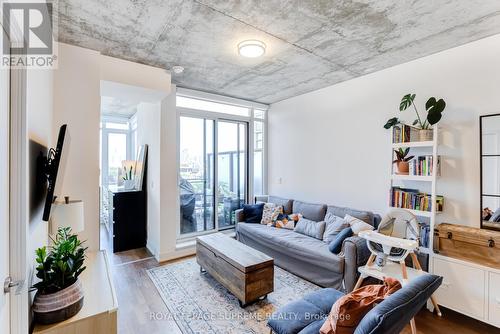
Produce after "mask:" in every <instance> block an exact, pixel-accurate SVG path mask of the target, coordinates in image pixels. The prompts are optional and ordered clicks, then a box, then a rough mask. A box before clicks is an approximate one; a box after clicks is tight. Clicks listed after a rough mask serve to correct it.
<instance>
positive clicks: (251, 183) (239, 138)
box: [177, 95, 266, 238]
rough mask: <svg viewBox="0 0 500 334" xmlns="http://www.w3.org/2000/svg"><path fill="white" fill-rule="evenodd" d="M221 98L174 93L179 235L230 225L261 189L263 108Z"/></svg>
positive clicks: (263, 130) (263, 187)
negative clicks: (202, 97)
mask: <svg viewBox="0 0 500 334" xmlns="http://www.w3.org/2000/svg"><path fill="white" fill-rule="evenodd" d="M222 100H223V99H221V101H207V100H206V99H198V98H196V97H191V96H185V95H182V96H179V95H178V96H177V107H179V109H178V110H179V132H180V134H179V197H180V227H179V237H180V238H189V237H193V236H196V235H198V234H202V233H210V232H213V231H220V230H225V229H230V228H234V226H235V223H236V216H235V212H236V210H238V209H240V208H242V206H243V204H244V203H248V202H251V201H252V199H253V197H254V194H263V193H265V183H264V179H265V174H264V162H265V154H264V153H265V129H266V126H265V114H266V110H265V109H254V108H253V106H251V105H249V106H245V103H247V104H248V102H246V101H242V104H241V105H240V104H238V105H232V104H228V103H227V102H225V101H224V102H222ZM254 116H255V117H254ZM250 166H252V168H251V169H250V168H249V167H250ZM251 170H252V171H253V173H249V171H251Z"/></svg>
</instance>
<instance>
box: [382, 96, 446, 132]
mask: <svg viewBox="0 0 500 334" xmlns="http://www.w3.org/2000/svg"><path fill="white" fill-rule="evenodd" d="M415 97H416V94H406V95H405V96H403V98H402V99H401V102H400V104H399V111H404V110H406V109H408V108H409V107H410V106H413V108H414V109H415V113H416V115H417V119H416V120H414V121H413V125H414V126H418V127H419V128H420V131H419V139H420V141H426V140H432V126H433V125H434V124H437V123H438V122H439V121H440V120H441V117H442V116H443V115H442V113H443V110H444V109H445V108H446V102H444V100H443V99H439V100H437V99H436V98H435V97H431V98H429V99H428V100H427V102H426V103H425V110H426V111H427V117H426V118H425V119H424V120H423V121H422V118H421V117H420V114H419V112H418V110H417V106H415V102H414V101H415ZM400 123H401V121H400V120H399V118H397V117H393V118H390V119H389V120H388V121H387V122H386V123H385V125H384V128H386V129H390V128H392V127H393V126H395V125H398V124H400Z"/></svg>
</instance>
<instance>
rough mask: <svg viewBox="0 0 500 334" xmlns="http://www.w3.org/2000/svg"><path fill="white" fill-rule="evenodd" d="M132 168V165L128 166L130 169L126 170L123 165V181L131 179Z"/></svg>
mask: <svg viewBox="0 0 500 334" xmlns="http://www.w3.org/2000/svg"><path fill="white" fill-rule="evenodd" d="M133 170H134V167H133V166H130V169H129V170H128V171H127V167H125V166H123V171H124V172H125V175H124V176H123V180H124V181H128V180H132V171H133Z"/></svg>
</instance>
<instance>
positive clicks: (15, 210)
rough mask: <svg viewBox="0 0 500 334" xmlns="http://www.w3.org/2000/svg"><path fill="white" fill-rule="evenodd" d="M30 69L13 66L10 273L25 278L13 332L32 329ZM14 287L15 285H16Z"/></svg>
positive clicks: (13, 300)
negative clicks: (28, 110) (28, 119)
mask: <svg viewBox="0 0 500 334" xmlns="http://www.w3.org/2000/svg"><path fill="white" fill-rule="evenodd" d="M26 74H27V73H26V70H23V69H17V70H11V84H10V88H11V107H10V276H11V277H12V279H13V281H24V286H23V288H22V289H21V292H20V294H18V295H16V294H15V291H12V292H11V293H10V294H11V296H10V306H11V313H10V316H11V322H10V323H11V333H13V334H15V333H27V332H28V329H29V323H28V321H29V316H28V314H29V303H28V300H29V297H28V286H27V284H28V281H29V280H28V270H27V269H28V266H27V254H26V253H27V229H28V191H27V189H28V182H27V180H28V168H27V166H28V133H27V129H26V127H27V119H26V117H27V115H26ZM13 290H14V289H13Z"/></svg>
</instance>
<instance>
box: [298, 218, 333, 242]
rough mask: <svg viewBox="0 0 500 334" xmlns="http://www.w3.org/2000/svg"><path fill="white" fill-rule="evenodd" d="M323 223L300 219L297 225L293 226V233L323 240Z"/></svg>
mask: <svg viewBox="0 0 500 334" xmlns="http://www.w3.org/2000/svg"><path fill="white" fill-rule="evenodd" d="M325 224H326V223H325V222H324V221H321V222H315V221H312V220H309V219H306V218H301V219H300V220H299V221H298V223H297V225H295V229H294V231H295V232H297V233H301V234H304V235H307V236H310V237H313V238H316V239H319V240H323V234H324V233H325Z"/></svg>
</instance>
